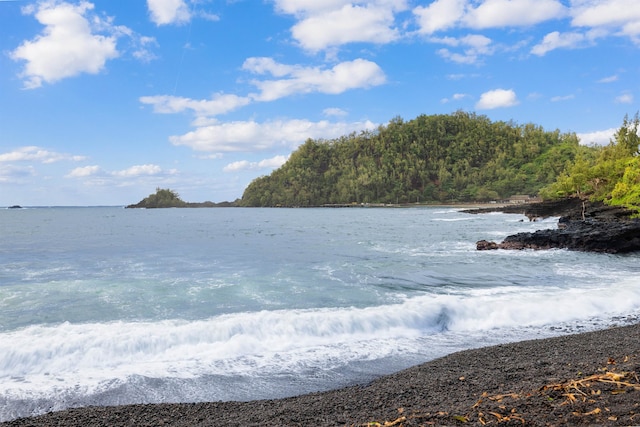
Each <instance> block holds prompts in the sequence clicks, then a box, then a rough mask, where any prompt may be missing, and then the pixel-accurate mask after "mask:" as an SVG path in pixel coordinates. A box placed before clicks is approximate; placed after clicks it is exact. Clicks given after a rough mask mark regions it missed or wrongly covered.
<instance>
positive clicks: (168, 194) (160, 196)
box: [127, 187, 234, 209]
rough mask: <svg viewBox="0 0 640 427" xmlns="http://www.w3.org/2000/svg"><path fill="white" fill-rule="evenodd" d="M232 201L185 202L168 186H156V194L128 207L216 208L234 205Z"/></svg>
mask: <svg viewBox="0 0 640 427" xmlns="http://www.w3.org/2000/svg"><path fill="white" fill-rule="evenodd" d="M233 205H234V204H233V203H232V202H222V203H213V202H201V203H193V202H185V201H184V200H182V199H181V198H180V195H179V194H178V193H177V192H175V191H174V190H171V189H168V188H160V187H158V188H156V192H155V193H154V194H150V195H149V196H147V197H145V198H144V199H142V200H141V201H139V202H138V203H136V204H134V205H128V206H127V208H128V209H132V208H142V209H156V208H215V207H226V206H233Z"/></svg>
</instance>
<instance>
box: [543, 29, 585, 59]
mask: <svg viewBox="0 0 640 427" xmlns="http://www.w3.org/2000/svg"><path fill="white" fill-rule="evenodd" d="M588 40H589V38H588V37H587V36H586V35H585V34H582V33H560V32H559V31H553V32H551V33H549V34H547V35H546V36H544V38H543V39H542V42H541V43H539V44H537V45H535V46H534V47H533V48H531V53H533V54H534V55H538V56H543V55H545V54H546V53H547V52H550V51H552V50H555V49H559V48H564V49H575V48H578V47H581V46H584V45H585V43H586V42H587V41H588Z"/></svg>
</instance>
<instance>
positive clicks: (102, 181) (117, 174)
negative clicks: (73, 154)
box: [65, 164, 178, 185]
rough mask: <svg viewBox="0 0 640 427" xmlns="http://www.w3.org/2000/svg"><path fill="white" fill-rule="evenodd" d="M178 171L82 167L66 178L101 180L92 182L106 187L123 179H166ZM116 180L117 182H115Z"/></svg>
mask: <svg viewBox="0 0 640 427" xmlns="http://www.w3.org/2000/svg"><path fill="white" fill-rule="evenodd" d="M177 173H178V172H177V170H175V169H169V170H164V169H162V168H161V167H160V166H158V165H154V164H146V165H135V166H131V167H128V168H126V169H122V170H116V171H105V170H104V169H102V168H101V167H100V166H97V165H91V166H82V167H78V168H75V169H73V170H71V171H70V172H69V173H68V174H67V175H65V178H90V177H93V178H99V179H92V180H90V182H91V183H93V184H98V185H106V184H108V183H110V182H112V183H113V182H120V181H121V180H122V179H131V178H144V177H166V176H171V175H175V174H177ZM114 180H115V181H114Z"/></svg>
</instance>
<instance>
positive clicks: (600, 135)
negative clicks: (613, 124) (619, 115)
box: [576, 128, 618, 145]
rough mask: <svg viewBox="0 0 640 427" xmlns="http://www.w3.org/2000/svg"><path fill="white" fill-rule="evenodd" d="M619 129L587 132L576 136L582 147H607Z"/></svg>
mask: <svg viewBox="0 0 640 427" xmlns="http://www.w3.org/2000/svg"><path fill="white" fill-rule="evenodd" d="M617 130H618V129H615V128H611V129H605V130H599V131H594V132H585V133H578V134H576V135H577V136H578V138H579V139H580V144H582V145H591V144H596V145H607V144H609V142H611V140H612V139H613V135H614V134H615V133H616V132H617Z"/></svg>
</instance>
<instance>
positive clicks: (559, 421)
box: [0, 319, 640, 427]
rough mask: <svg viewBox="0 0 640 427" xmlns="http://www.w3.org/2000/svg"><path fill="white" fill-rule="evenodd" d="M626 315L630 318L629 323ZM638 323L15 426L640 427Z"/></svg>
mask: <svg viewBox="0 0 640 427" xmlns="http://www.w3.org/2000/svg"><path fill="white" fill-rule="evenodd" d="M625 320H628V319H625ZM639 375H640V324H634V325H631V326H623V327H615V328H611V329H607V330H602V331H596V332H589V333H584V334H577V335H568V336H562V337H558V338H551V339H544V340H534V341H525V342H520V343H514V344H506V345H499V346H494V347H487V348H483V349H477V350H469V351H463V352H459V353H454V354H451V355H448V356H446V357H443V358H440V359H436V360H434V361H431V362H428V363H425V364H422V365H419V366H416V367H413V368H410V369H407V370H404V371H401V372H399V373H396V374H393V375H389V376H385V377H383V378H380V379H378V380H376V381H373V382H371V383H370V384H366V385H359V386H353V387H348V388H344V389H339V390H334V391H329V392H323V393H314V394H309V395H304V396H298V397H292V398H287V399H281V400H264V401H254V402H212V403H192V404H161V405H130V406H117V407H88V408H78V409H71V410H66V411H61V412H55V413H49V414H46V415H43V416H40V417H35V418H24V419H18V420H14V421H11V422H7V423H2V424H0V425H2V426H3V427H8V426H14V427H17V426H78V427H79V426H85V427H86V426H432V425H437V426H441V425H505V426H507V425H527V426H557V425H571V426H575V425H612V426H613V425H624V426H629V425H640V381H639V380H638V376H639Z"/></svg>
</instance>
